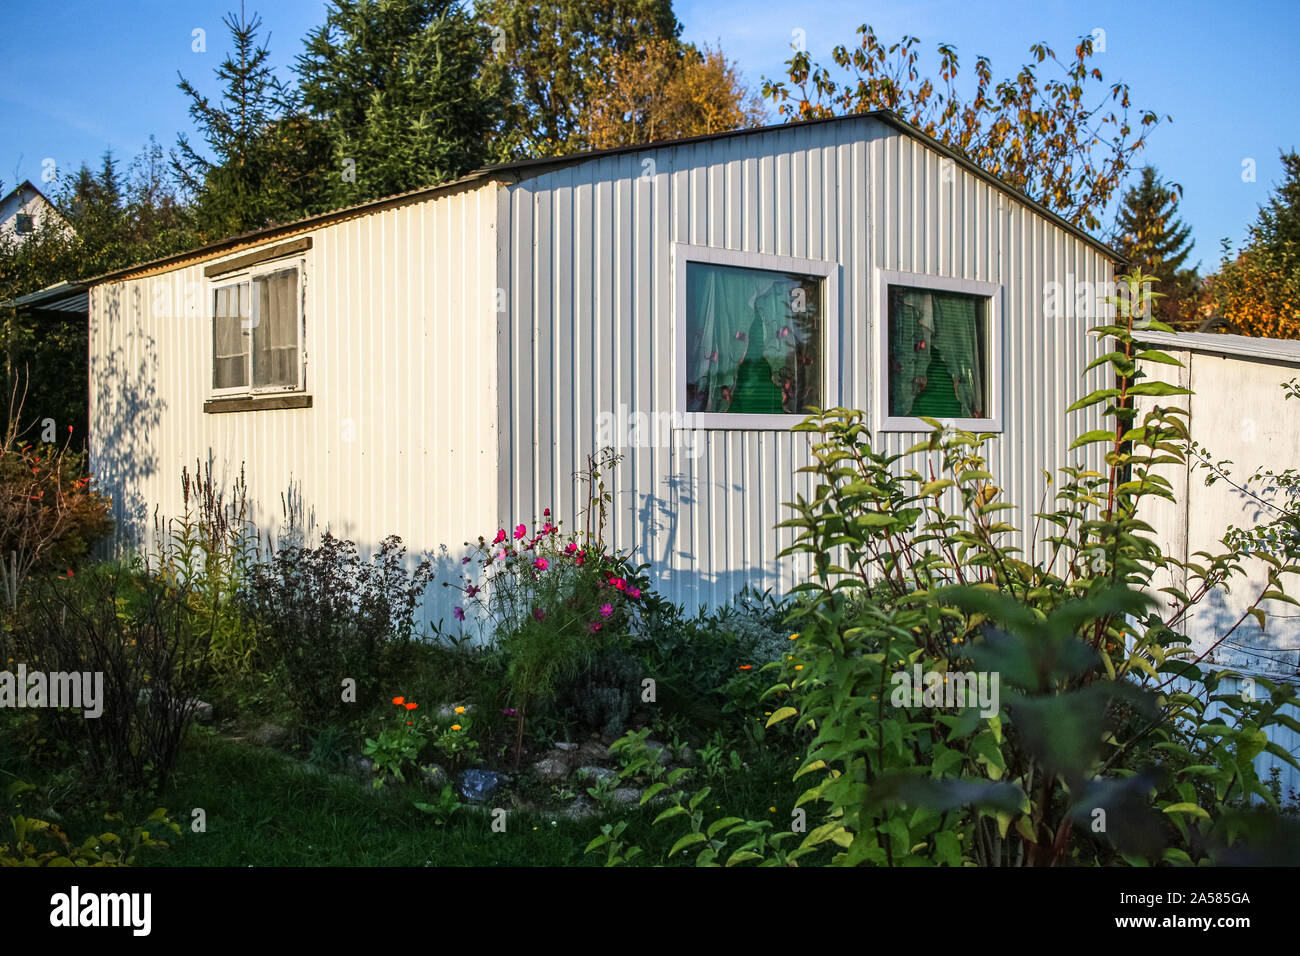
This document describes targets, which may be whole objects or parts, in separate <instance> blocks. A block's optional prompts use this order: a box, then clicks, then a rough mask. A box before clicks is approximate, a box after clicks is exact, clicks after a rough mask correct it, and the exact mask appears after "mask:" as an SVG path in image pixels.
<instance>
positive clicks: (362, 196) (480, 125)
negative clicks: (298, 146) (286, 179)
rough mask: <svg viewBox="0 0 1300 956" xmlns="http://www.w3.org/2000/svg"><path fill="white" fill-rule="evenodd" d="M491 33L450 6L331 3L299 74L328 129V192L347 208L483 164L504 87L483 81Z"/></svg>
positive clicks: (406, 1) (396, 1) (422, 1)
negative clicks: (347, 205) (329, 155)
mask: <svg viewBox="0 0 1300 956" xmlns="http://www.w3.org/2000/svg"><path fill="white" fill-rule="evenodd" d="M490 45H491V34H490V33H489V32H488V31H487V29H486V28H485V27H483V26H481V25H479V24H476V23H475V22H474V21H473V19H472V18H471V16H470V14H469V12H468V11H467V10H466V8H465V7H464V6H463V5H462V4H460V3H457V2H449V0H331V2H330V5H329V12H328V14H327V16H326V21H325V23H324V25H322V26H321V27H319V28H317V29H316V30H314V31H312V32H311V33H310V34H309V35H308V37H307V41H306V52H304V53H303V54H302V55H301V56H300V57H299V58H298V63H297V66H296V70H297V73H298V76H299V85H300V88H301V91H302V97H303V101H304V103H305V105H306V107H307V108H308V109H309V111H310V115H311V116H312V117H313V118H315V119H319V120H322V121H323V122H324V123H325V125H326V128H327V130H328V134H329V138H330V146H331V151H332V162H331V166H330V170H329V173H328V177H327V179H328V182H329V186H328V187H327V188H328V192H329V194H330V195H331V196H332V197H333V199H334V201H335V203H336V204H339V205H343V204H350V203H355V202H360V201H364V200H367V199H373V198H376V197H379V196H386V195H391V194H393V193H399V192H404V191H406V190H410V189H415V188H420V187H423V186H430V185H434V184H437V183H440V182H444V181H446V180H448V179H453V178H455V177H457V176H460V175H463V174H464V173H466V172H468V171H470V170H471V169H475V168H477V167H478V166H481V165H483V163H484V161H485V160H486V157H487V138H488V136H489V134H490V132H491V131H492V129H493V128H494V127H495V125H496V123H497V120H498V118H499V114H500V105H501V104H500V93H499V90H500V83H499V79H498V80H490V79H488V78H486V77H485V76H484V74H483V66H484V60H485V58H486V56H487V54H488V51H489V48H490Z"/></svg>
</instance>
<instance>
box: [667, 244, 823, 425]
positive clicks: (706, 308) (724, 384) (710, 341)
mask: <svg viewBox="0 0 1300 956" xmlns="http://www.w3.org/2000/svg"><path fill="white" fill-rule="evenodd" d="M821 328H822V280H821V279H820V278H819V277H817V276H805V275H794V274H789V273H783V272H769V271H767V270H762V269H742V268H737V267H734V266H714V265H706V264H704V263H698V262H690V263H687V265H686V408H687V410H688V411H692V412H732V413H736V414H750V415H757V414H767V415H786V414H796V415H797V414H803V413H804V412H805V411H806V410H807V409H808V408H809V407H810V406H820V405H821V398H822V396H821V381H822V362H821Z"/></svg>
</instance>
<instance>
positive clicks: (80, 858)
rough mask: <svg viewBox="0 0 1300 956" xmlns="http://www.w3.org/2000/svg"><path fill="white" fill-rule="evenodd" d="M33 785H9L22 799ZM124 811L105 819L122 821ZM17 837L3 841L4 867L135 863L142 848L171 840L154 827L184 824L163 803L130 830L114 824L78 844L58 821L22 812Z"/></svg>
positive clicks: (14, 822) (15, 819)
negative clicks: (162, 837) (159, 835)
mask: <svg viewBox="0 0 1300 956" xmlns="http://www.w3.org/2000/svg"><path fill="white" fill-rule="evenodd" d="M30 789H32V787H31V785H30V784H27V783H24V782H22V781H15V782H14V783H12V784H10V785H9V796H10V798H11V799H18V800H20V799H21V794H22V793H23V792H25V791H27V790H30ZM122 818H123V817H122V814H121V813H105V814H104V819H105V820H106V821H109V822H116V823H119V824H120V823H121V821H122ZM9 822H10V824H11V826H12V827H13V839H12V840H10V841H9V842H7V843H3V844H0V867H6V866H95V867H115V866H131V865H132V864H134V863H135V859H136V855H137V854H138V853H139V851H140V850H142V849H145V850H165V849H167V846H168V844H167V842H166V841H165V840H160V839H158V838H157V837H155V836H153V835H152V833H151V830H154V831H156V830H157V829H159V828H165V829H168V830H171V831H172V832H173V833H176V834H179V833H180V832H181V829H180V826H179V825H178V824H177V823H175V822H173V821H172V820H170V819H169V818H168V817H167V811H166V809H164V808H163V807H159V808H158V809H157V810H155V811H153V813H151V814H149V817H148V819H147V820H145V821H144V823H143V824H140V825H138V826H134V827H132V828H131V830H130V832H129V834H127V835H125V836H124V835H123V834H121V833H119V832H118V830H119V829H120V827H110V828H108V829H105V830H104V831H103V832H102V833H98V834H91V835H90V836H88V837H86V839H85V840H83V841H82V842H81V843H79V844H74V843H73V842H72V840H71V839H69V837H68V834H67V833H66V832H65V831H64V829H63V828H62V827H60V826H59V825H58V824H57V823H51V822H50V821H48V820H41V819H37V818H35V817H27V816H24V815H23V814H22V813H21V812H19V813H16V814H15V815H14V816H12V817H10V819H9Z"/></svg>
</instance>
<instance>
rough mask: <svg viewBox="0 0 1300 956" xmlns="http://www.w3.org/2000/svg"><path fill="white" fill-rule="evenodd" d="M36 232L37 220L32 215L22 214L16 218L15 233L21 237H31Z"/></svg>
mask: <svg viewBox="0 0 1300 956" xmlns="http://www.w3.org/2000/svg"><path fill="white" fill-rule="evenodd" d="M35 231H36V219H35V217H34V216H32V214H31V213H26V212H20V213H18V215H16V216H14V232H16V233H17V234H18V235H20V236H29V235H31V234H32V233H33V232H35Z"/></svg>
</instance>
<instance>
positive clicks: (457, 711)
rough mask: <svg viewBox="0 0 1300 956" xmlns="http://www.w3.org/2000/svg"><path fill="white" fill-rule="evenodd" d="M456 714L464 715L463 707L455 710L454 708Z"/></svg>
mask: <svg viewBox="0 0 1300 956" xmlns="http://www.w3.org/2000/svg"><path fill="white" fill-rule="evenodd" d="M456 713H458V714H463V713H465V708H464V707H457V708H456Z"/></svg>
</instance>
